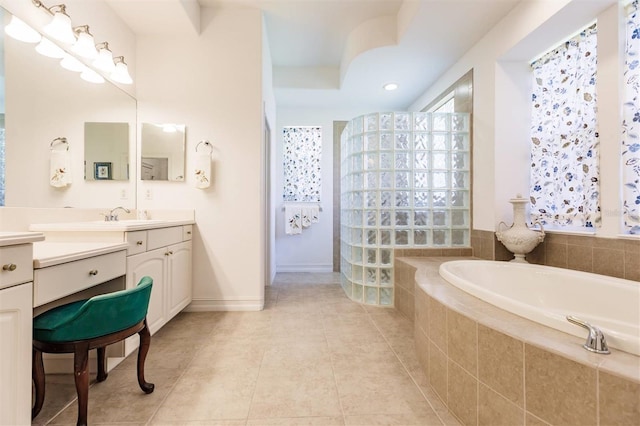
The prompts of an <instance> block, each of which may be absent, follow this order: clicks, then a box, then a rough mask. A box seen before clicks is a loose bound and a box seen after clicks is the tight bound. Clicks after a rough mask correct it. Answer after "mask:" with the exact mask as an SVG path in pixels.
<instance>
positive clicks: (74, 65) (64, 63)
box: [60, 54, 87, 72]
mask: <svg viewBox="0 0 640 426" xmlns="http://www.w3.org/2000/svg"><path fill="white" fill-rule="evenodd" d="M60 66H61V67H62V68H64V69H66V70H69V71H74V72H82V71H84V70H85V68H87V67H86V65H85V64H83V63H82V62H80V61H79V60H77V59H76V58H74V57H73V56H71V55H68V54H65V55H64V57H63V58H62V60H61V61H60Z"/></svg>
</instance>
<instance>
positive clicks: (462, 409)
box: [447, 361, 478, 426]
mask: <svg viewBox="0 0 640 426" xmlns="http://www.w3.org/2000/svg"><path fill="white" fill-rule="evenodd" d="M448 368H449V385H448V389H447V398H448V401H449V409H450V410H451V412H452V413H453V414H454V415H455V416H456V417H458V418H459V419H460V421H461V422H462V423H463V424H464V425H467V426H472V425H476V424H478V381H477V380H476V378H475V377H473V376H471V375H470V374H469V373H467V372H466V371H465V370H464V369H462V368H461V367H460V366H459V365H457V364H456V363H455V362H452V361H449V364H448Z"/></svg>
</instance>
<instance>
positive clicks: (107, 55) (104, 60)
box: [92, 41, 116, 73]
mask: <svg viewBox="0 0 640 426" xmlns="http://www.w3.org/2000/svg"><path fill="white" fill-rule="evenodd" d="M96 48H97V49H98V57H97V58H96V59H95V61H93V62H92V64H93V66H94V67H96V68H98V69H99V70H100V71H104V72H108V73H112V72H114V71H115V69H116V65H115V64H114V63H113V53H111V50H110V49H109V43H107V42H106V41H105V42H103V43H100V44H97V45H96Z"/></svg>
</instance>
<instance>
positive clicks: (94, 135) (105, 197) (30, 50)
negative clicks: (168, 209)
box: [0, 9, 137, 208]
mask: <svg viewBox="0 0 640 426" xmlns="http://www.w3.org/2000/svg"><path fill="white" fill-rule="evenodd" d="M0 12H1V13H2V19H1V20H0V22H2V23H3V28H2V31H0V39H1V40H2V45H3V47H4V49H3V53H4V54H3V57H2V58H3V60H4V72H3V73H2V75H1V76H0V83H1V82H2V79H4V87H2V89H3V94H4V98H5V105H4V106H5V110H2V111H0V113H4V112H5V111H6V117H7V118H6V123H5V124H6V128H5V144H4V153H5V160H6V163H5V172H4V176H5V180H6V183H5V188H6V194H5V205H6V206H10V207H84V208H94V207H100V208H102V207H114V206H117V205H125V206H128V207H133V208H135V205H136V179H135V176H136V162H132V161H129V160H130V159H131V158H136V129H137V123H136V100H135V99H134V98H133V97H131V96H130V95H128V94H127V93H126V92H124V91H123V90H121V89H120V88H118V87H117V86H115V85H114V84H111V83H110V82H109V81H106V82H105V83H103V84H94V83H90V82H87V81H84V80H82V79H81V78H80V73H77V72H72V71H69V70H67V69H64V68H62V67H61V66H60V59H54V58H50V57H45V56H43V55H41V54H39V53H37V52H36V50H35V47H36V45H35V44H31V43H25V42H21V41H18V40H15V39H13V38H11V37H10V36H7V35H6V34H5V33H4V26H6V25H7V24H8V23H9V20H10V18H11V15H10V14H9V13H8V12H6V11H4V10H3V9H0ZM0 69H2V68H1V67H0ZM0 85H1V84H0ZM0 98H1V97H0ZM0 134H1V131H0ZM61 137H64V138H66V140H67V143H68V148H69V151H68V152H69V156H70V158H69V165H70V172H71V175H72V177H71V179H72V183H71V184H70V185H68V186H66V187H62V188H58V187H54V186H52V185H51V184H50V176H49V174H50V158H51V142H52V141H53V140H54V139H56V138H61ZM0 140H1V139H0ZM0 143H2V142H0ZM85 162H86V163H85ZM85 164H86V165H85ZM0 168H1V167H0ZM1 172H2V171H1V170H0V173H1ZM85 178H86V179H85Z"/></svg>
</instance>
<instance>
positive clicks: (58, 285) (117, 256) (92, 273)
mask: <svg viewBox="0 0 640 426" xmlns="http://www.w3.org/2000/svg"><path fill="white" fill-rule="evenodd" d="M126 253H127V252H126V251H125V250H120V251H116V252H113V253H108V254H103V255H100V256H94V257H90V258H87V259H82V260H76V261H75V262H67V263H62V264H60V265H55V266H50V267H48V268H42V269H36V270H35V271H34V274H33V306H34V307H36V306H40V305H44V304H45V303H49V302H51V301H53V300H57V299H60V298H61V297H64V296H68V295H70V294H73V293H76V292H78V291H80V290H84V289H86V288H89V287H93V286H95V285H98V284H102V283H104V282H106V281H109V280H111V279H113V278H116V277H119V276H121V275H125V274H126V272H127V260H126Z"/></svg>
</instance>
